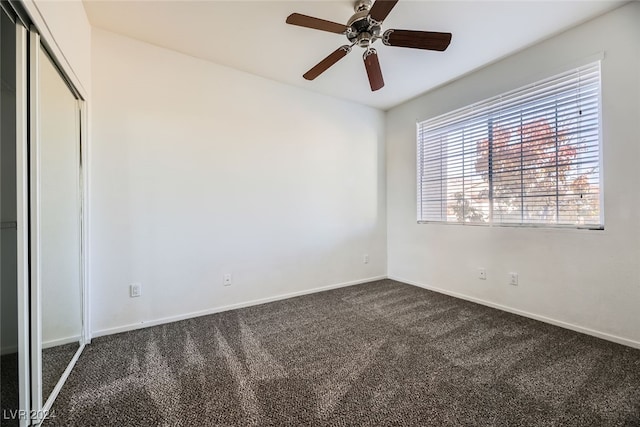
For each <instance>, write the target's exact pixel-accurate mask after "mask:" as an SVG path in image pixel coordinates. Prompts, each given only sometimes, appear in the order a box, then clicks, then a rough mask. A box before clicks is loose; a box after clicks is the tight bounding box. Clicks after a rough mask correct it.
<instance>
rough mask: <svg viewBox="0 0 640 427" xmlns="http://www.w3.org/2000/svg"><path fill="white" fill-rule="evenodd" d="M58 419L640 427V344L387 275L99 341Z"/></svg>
mask: <svg viewBox="0 0 640 427" xmlns="http://www.w3.org/2000/svg"><path fill="white" fill-rule="evenodd" d="M54 411H55V416H56V418H52V419H50V420H49V421H48V422H47V423H45V425H46V426H54V425H64V426H213V425H221V426H222V425H224V426H231V425H236V426H250V425H260V426H262V425H269V426H286V425H289V426H300V425H314V426H329V425H343V426H345V425H355V426H360V425H367V426H378V425H397V426H406V425H416V426H449V425H451V426H453V425H456V426H460V425H464V426H485V425H494V426H554V425H570V426H639V425H640V351H638V350H634V349H631V348H627V347H624V346H620V345H616V344H612V343H610V342H606V341H602V340H599V339H596V338H592V337H589V336H585V335H581V334H577V333H574V332H571V331H567V330H564V329H560V328H556V327H553V326H550V325H547V324H544V323H540V322H536V321H533V320H529V319H526V318H522V317H519V316H515V315H511V314H508V313H504V312H501V311H498V310H494V309H491V308H487V307H483V306H480V305H476V304H473V303H469V302H466V301H462V300H458V299H454V298H451V297H447V296H444V295H440V294H437V293H433V292H429V291H426V290H423V289H420V288H416V287H413V286H409V285H404V284H401V283H398V282H394V281H391V280H384V281H379V282H373V283H368V284H363V285H357V286H352V287H348V288H342V289H337V290H333V291H328V292H322V293H318V294H313V295H308V296H303V297H298V298H293V299H289V300H285V301H279V302H274V303H270V304H265V305H260V306H255V307H250V308H245V309H241V310H235V311H230V312H225V313H220V314H215V315H211V316H205V317H200V318H196V319H190V320H185V321H182V322H177V323H172V324H168V325H163V326H158V327H153V328H148V329H143V330H139V331H133V332H128V333H123V334H119V335H112V336H108V337H103V338H99V339H96V340H95V341H94V342H93V343H92V344H91V345H89V346H88V347H86V349H85V351H84V353H83V354H82V356H81V357H80V360H79V362H78V364H77V365H76V368H75V369H74V371H73V372H72V374H71V376H70V378H69V380H68V381H67V383H66V385H65V386H64V388H63V390H62V392H61V394H60V395H59V397H58V399H57V401H56V403H55V405H54Z"/></svg>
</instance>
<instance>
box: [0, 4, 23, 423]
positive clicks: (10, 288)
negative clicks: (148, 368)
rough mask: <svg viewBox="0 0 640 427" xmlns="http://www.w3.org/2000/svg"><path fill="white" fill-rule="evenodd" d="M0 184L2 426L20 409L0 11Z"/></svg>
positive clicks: (11, 49)
mask: <svg viewBox="0 0 640 427" xmlns="http://www.w3.org/2000/svg"><path fill="white" fill-rule="evenodd" d="M0 15H1V16H0V43H1V45H2V54H1V57H0V77H1V83H2V88H1V89H2V92H1V93H0V115H1V122H0V136H1V149H0V160H1V161H0V184H1V186H2V193H1V196H2V200H1V201H0V214H1V219H2V228H1V229H0V233H1V242H0V243H1V246H0V258H1V261H0V277H1V287H0V305H1V307H0V328H1V331H0V342H1V353H0V406H1V407H2V413H1V414H0V416H1V417H2V418H3V420H2V421H0V425H2V426H5V425H6V426H17V425H19V420H18V419H17V418H18V417H15V416H14V417H12V414H16V411H18V409H19V408H20V402H19V400H20V399H19V397H20V396H19V389H20V381H19V379H20V375H19V355H18V348H19V346H18V336H19V334H18V277H17V274H18V260H17V255H18V247H17V245H18V222H17V220H18V210H17V203H16V196H17V192H16V188H17V182H16V181H17V171H16V26H15V23H14V21H13V19H12V17H11V16H10V15H9V14H8V13H7V12H5V11H4V10H0Z"/></svg>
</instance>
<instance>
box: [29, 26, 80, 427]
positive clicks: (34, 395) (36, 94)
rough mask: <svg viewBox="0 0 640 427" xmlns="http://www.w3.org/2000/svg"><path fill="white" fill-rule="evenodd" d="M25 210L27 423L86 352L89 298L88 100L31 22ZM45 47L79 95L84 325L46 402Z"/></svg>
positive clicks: (37, 419)
mask: <svg viewBox="0 0 640 427" xmlns="http://www.w3.org/2000/svg"><path fill="white" fill-rule="evenodd" d="M28 50H29V156H30V158H29V182H30V187H29V188H30V191H29V205H30V206H29V209H30V215H31V216H30V222H31V223H30V226H31V228H30V231H31V232H30V239H29V240H30V242H29V243H30V245H29V246H30V257H31V258H30V279H31V280H30V290H31V301H30V303H31V316H30V320H31V334H30V347H31V411H30V417H31V423H32V424H34V425H39V424H40V423H41V422H42V421H43V420H44V419H45V418H47V417H48V416H51V415H55V414H51V407H52V405H53V402H54V401H55V399H56V397H57V396H58V394H59V393H60V390H61V389H62V386H63V385H64V383H65V381H66V380H67V378H68V377H69V374H70V373H71V371H72V369H73V367H74V365H75V364H76V362H77V360H78V358H79V357H80V354H81V353H82V351H83V350H84V347H85V345H86V344H87V343H88V342H89V340H90V336H89V334H88V322H87V320H88V312H87V307H88V297H87V288H88V286H87V278H88V275H87V254H86V249H87V219H88V216H87V209H86V205H87V203H86V200H87V199H86V196H87V189H86V187H87V185H86V178H87V172H86V169H87V168H86V163H85V162H86V151H87V147H86V146H87V143H86V141H87V140H86V137H87V132H86V127H87V126H86V123H87V120H86V119H87V114H86V110H87V108H86V102H85V101H84V100H83V98H82V95H81V93H80V92H79V91H78V90H77V89H76V87H75V86H74V85H73V82H72V81H71V79H69V77H68V74H67V73H66V72H65V70H64V69H63V68H62V66H61V63H60V61H58V60H57V58H56V57H55V56H54V55H53V53H52V52H51V50H50V48H49V47H48V45H47V43H45V40H44V39H43V38H42V36H41V35H40V33H39V32H38V29H37V28H36V27H35V26H33V25H32V26H31V28H30V29H29V49H28ZM41 50H44V51H46V53H47V54H48V56H49V57H50V59H51V60H52V62H53V64H54V66H55V67H56V68H57V69H58V71H59V74H60V77H61V78H62V79H63V80H64V81H65V82H66V84H67V86H68V87H69V89H70V90H71V92H72V93H73V95H74V97H75V98H76V99H77V106H78V108H77V114H78V118H79V121H78V123H79V128H78V144H79V151H80V156H79V158H78V161H79V162H80V164H79V165H78V166H79V169H78V170H79V176H78V181H79V199H80V200H79V205H80V213H79V215H80V218H79V224H80V271H79V272H78V274H79V276H80V282H81V298H82V299H81V305H80V306H81V310H82V313H81V316H82V328H81V332H80V342H79V344H80V345H79V348H78V350H77V351H76V353H75V354H74V356H73V358H72V359H71V361H70V362H69V364H68V365H67V367H66V369H65V370H64V372H63V374H62V375H61V377H60V378H59V380H58V382H57V384H56V385H55V387H54V389H53V390H52V391H51V393H50V394H49V396H47V398H46V400H44V399H43V387H42V303H43V301H42V299H41V296H42V289H41V271H40V264H41V263H40V260H39V256H40V254H41V240H40V234H41V233H40V231H41V230H40V217H39V215H40V214H39V206H40V194H41V190H40V176H39V173H40V171H41V165H40V150H41V146H40V117H39V106H40V72H39V70H40V51H41Z"/></svg>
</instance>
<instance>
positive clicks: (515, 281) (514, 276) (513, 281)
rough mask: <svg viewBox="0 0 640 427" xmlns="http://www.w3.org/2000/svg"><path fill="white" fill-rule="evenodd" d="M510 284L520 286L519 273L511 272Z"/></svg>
mask: <svg viewBox="0 0 640 427" xmlns="http://www.w3.org/2000/svg"><path fill="white" fill-rule="evenodd" d="M509 284H510V285H511V286H518V273H509Z"/></svg>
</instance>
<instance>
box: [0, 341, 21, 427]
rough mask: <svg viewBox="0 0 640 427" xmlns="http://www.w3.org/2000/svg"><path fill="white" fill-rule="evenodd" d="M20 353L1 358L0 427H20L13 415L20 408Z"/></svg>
mask: <svg viewBox="0 0 640 427" xmlns="http://www.w3.org/2000/svg"><path fill="white" fill-rule="evenodd" d="M18 396H19V394H18V353H11V354H5V355H4V356H2V357H0V409H1V410H2V411H1V413H0V426H3V427H5V426H6V427H9V426H18V425H20V422H19V421H18V419H17V418H15V417H12V414H14V413H15V412H12V411H16V410H17V409H18V406H19V402H18V399H19V397H18Z"/></svg>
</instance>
